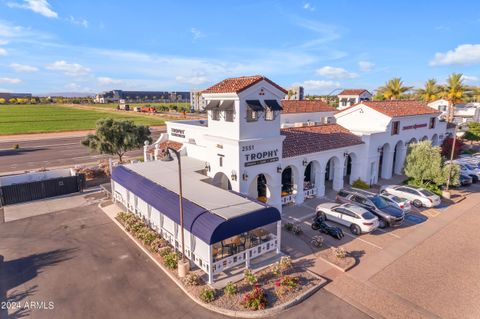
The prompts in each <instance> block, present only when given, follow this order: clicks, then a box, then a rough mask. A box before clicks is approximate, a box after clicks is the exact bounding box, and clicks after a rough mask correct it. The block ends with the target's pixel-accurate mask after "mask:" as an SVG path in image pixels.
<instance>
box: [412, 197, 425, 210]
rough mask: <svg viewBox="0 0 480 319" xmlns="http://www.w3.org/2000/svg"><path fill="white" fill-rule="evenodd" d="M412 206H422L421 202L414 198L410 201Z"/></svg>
mask: <svg viewBox="0 0 480 319" xmlns="http://www.w3.org/2000/svg"><path fill="white" fill-rule="evenodd" d="M412 204H413V206H415V207H417V208H421V207H422V206H423V204H422V202H421V201H420V200H418V199H416V200H414V201H413V202H412Z"/></svg>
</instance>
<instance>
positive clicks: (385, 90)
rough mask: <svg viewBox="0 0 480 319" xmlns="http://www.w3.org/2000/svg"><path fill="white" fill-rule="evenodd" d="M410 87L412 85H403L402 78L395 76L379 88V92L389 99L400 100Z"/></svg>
mask: <svg viewBox="0 0 480 319" xmlns="http://www.w3.org/2000/svg"><path fill="white" fill-rule="evenodd" d="M410 89H412V87H411V86H405V85H403V81H402V79H401V78H393V79H391V80H389V81H388V82H387V83H385V85H384V86H381V87H380V88H378V92H379V93H380V94H381V95H383V97H384V98H385V99H387V100H398V99H400V98H402V96H403V95H404V93H405V92H407V91H409V90H410Z"/></svg>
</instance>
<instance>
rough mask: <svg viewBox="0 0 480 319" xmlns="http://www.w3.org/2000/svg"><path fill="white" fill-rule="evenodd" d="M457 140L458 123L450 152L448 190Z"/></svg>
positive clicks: (446, 186) (446, 187) (446, 188)
mask: <svg viewBox="0 0 480 319" xmlns="http://www.w3.org/2000/svg"><path fill="white" fill-rule="evenodd" d="M456 141H457V125H455V129H454V130H453V141H452V152H451V153H450V163H449V164H448V179H447V185H445V190H446V191H447V192H448V188H449V187H450V179H451V178H452V166H453V163H452V161H453V154H454V153H455V142H456Z"/></svg>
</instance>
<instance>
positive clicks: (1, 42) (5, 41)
mask: <svg viewBox="0 0 480 319" xmlns="http://www.w3.org/2000/svg"><path fill="white" fill-rule="evenodd" d="M5 44H8V41H7V40H0V45H5Z"/></svg>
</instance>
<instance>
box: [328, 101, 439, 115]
mask: <svg viewBox="0 0 480 319" xmlns="http://www.w3.org/2000/svg"><path fill="white" fill-rule="evenodd" d="M360 104H363V105H366V106H368V107H369V108H371V109H373V110H375V111H377V112H380V113H382V114H385V115H386V116H389V117H402V116H415V115H426V114H432V115H433V114H440V113H441V112H439V111H437V110H435V109H433V108H431V107H429V106H427V104H425V103H422V102H419V101H414V100H388V101H362V102H360V103H358V104H355V105H352V106H350V107H347V108H346V109H343V110H341V111H339V112H338V113H343V112H345V111H347V110H349V109H351V108H353V107H355V106H357V105H360ZM338 113H337V114H338Z"/></svg>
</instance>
